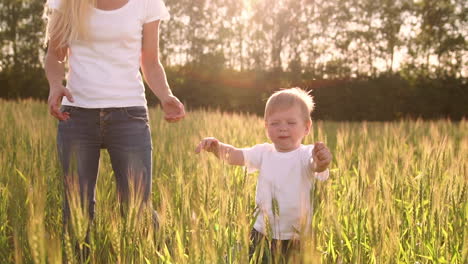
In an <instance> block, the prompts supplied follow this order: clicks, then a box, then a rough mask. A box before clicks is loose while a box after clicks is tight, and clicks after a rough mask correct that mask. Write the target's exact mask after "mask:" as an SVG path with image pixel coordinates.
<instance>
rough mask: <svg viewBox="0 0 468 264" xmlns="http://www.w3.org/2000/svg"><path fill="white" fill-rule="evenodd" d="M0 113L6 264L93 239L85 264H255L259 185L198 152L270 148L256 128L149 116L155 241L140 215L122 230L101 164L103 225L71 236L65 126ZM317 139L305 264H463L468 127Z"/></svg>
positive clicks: (49, 255) (229, 119)
mask: <svg viewBox="0 0 468 264" xmlns="http://www.w3.org/2000/svg"><path fill="white" fill-rule="evenodd" d="M0 111H1V113H2V114H1V120H0V134H1V136H0V263H64V262H68V263H79V260H78V259H79V258H76V257H75V256H77V255H80V254H81V253H80V248H81V247H82V246H85V245H84V243H85V242H84V234H85V233H86V230H87V228H88V227H89V230H90V240H89V241H90V242H89V245H86V246H87V247H89V248H90V249H89V252H90V253H89V256H88V259H86V260H85V261H82V262H86V263H249V256H248V252H249V234H250V230H251V228H252V225H253V222H254V219H253V210H254V207H255V183H256V176H257V175H256V174H252V175H250V174H249V175H247V174H246V172H245V170H244V168H242V167H234V166H229V165H226V164H223V163H222V162H220V161H219V160H217V159H216V158H215V157H213V156H212V155H208V154H207V153H203V154H201V155H196V154H195V153H194V149H195V147H196V145H197V143H198V142H199V141H200V139H201V138H202V137H205V136H214V137H217V138H218V139H220V140H221V141H223V142H226V143H229V144H232V145H234V146H238V147H248V146H252V145H254V144H257V143H262V142H265V141H266V140H267V139H266V136H265V132H264V129H263V122H262V119H261V118H259V117H257V116H254V115H247V114H228V113H222V112H220V111H215V110H213V111H208V110H205V111H203V110H197V111H191V112H189V113H188V114H187V117H186V119H185V120H183V121H182V122H179V123H174V124H169V123H166V122H164V121H163V118H162V113H161V111H160V110H159V109H158V108H151V109H150V126H151V130H152V139H153V149H154V150H153V151H154V152H153V193H152V205H153V207H154V208H155V209H156V210H157V212H158V214H159V218H160V227H159V229H158V230H157V231H155V230H154V229H153V228H152V227H151V225H150V224H148V217H145V215H144V214H138V213H130V214H128V215H127V216H126V217H121V215H120V213H119V210H118V208H119V207H118V202H117V194H116V186H115V179H114V178H113V173H112V169H111V165H110V161H109V157H108V155H107V153H106V152H105V151H104V150H103V152H102V156H101V164H100V170H99V178H98V187H97V193H96V197H97V204H96V218H95V221H94V222H93V223H92V225H90V226H89V223H88V222H87V220H86V217H82V215H80V212H77V213H76V217H75V218H76V219H75V218H74V219H75V221H74V222H73V230H74V232H73V234H71V233H63V232H62V230H63V225H62V203H63V197H64V194H63V183H62V180H61V179H62V176H61V173H60V167H59V163H58V159H57V158H58V157H57V152H56V143H55V136H56V127H57V122H56V121H55V120H54V119H53V118H52V117H51V116H49V115H48V113H47V107H46V104H45V103H43V102H38V101H33V100H22V101H16V102H14V101H0ZM313 127H314V129H313V133H311V135H309V136H308V137H307V138H306V140H305V142H304V143H306V144H311V143H313V142H315V141H323V142H325V143H326V144H327V145H328V147H329V148H330V150H331V152H332V154H333V161H332V164H331V168H330V170H331V174H330V179H329V180H328V181H325V182H319V183H317V184H316V187H315V188H314V190H312V191H313V198H314V201H313V203H314V207H315V211H314V217H313V221H312V230H313V232H312V235H311V236H309V237H308V238H307V239H305V240H304V243H302V244H301V246H302V247H303V249H304V250H303V251H302V255H301V256H300V259H301V260H300V262H301V263H379V264H380V263H460V264H464V263H468V224H467V218H468V201H467V200H468V199H467V198H468V190H467V189H468V176H467V175H468V171H467V165H468V162H467V161H468V123H467V121H466V120H462V121H460V122H451V121H449V120H439V121H422V120H412V121H411V120H405V121H399V122H361V123H351V122H328V121H317V122H315V121H314V123H313ZM78 211H79V210H78ZM81 213H83V212H81ZM76 245H78V247H77V246H76ZM254 262H255V261H253V260H252V263H254Z"/></svg>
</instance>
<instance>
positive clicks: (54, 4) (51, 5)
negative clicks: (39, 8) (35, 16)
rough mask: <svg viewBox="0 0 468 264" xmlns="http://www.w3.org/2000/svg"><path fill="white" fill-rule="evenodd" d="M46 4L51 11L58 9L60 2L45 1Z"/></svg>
mask: <svg viewBox="0 0 468 264" xmlns="http://www.w3.org/2000/svg"><path fill="white" fill-rule="evenodd" d="M46 4H47V6H48V7H49V8H51V9H59V7H60V0H47V2H46Z"/></svg>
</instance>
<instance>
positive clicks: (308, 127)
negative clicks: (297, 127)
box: [305, 120, 312, 135]
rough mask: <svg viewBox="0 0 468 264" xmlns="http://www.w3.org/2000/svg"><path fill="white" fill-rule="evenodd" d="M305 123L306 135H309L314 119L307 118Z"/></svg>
mask: <svg viewBox="0 0 468 264" xmlns="http://www.w3.org/2000/svg"><path fill="white" fill-rule="evenodd" d="M305 125H306V135H309V133H310V128H311V127H312V120H307V122H306V124H305Z"/></svg>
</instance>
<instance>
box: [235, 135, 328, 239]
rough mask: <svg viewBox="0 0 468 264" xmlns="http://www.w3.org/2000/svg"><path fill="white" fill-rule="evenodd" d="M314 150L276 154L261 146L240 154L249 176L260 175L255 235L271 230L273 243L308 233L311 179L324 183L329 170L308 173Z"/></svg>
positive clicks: (310, 147) (271, 147) (307, 147)
mask: <svg viewBox="0 0 468 264" xmlns="http://www.w3.org/2000/svg"><path fill="white" fill-rule="evenodd" d="M313 149H314V145H301V146H300V147H299V148H297V149H295V150H293V151H290V152H278V151H277V150H276V149H275V146H274V145H273V144H269V143H264V144H259V145H255V146H253V147H252V148H246V149H243V150H242V151H243V154H244V161H245V165H246V166H247V169H248V172H253V171H256V170H259V171H260V173H259V175H258V182H257V193H256V197H255V202H256V204H257V213H258V215H257V219H256V221H255V224H254V228H255V229H256V230H257V231H258V232H260V233H263V234H267V233H268V229H270V230H271V234H272V237H273V238H274V239H280V240H289V239H293V238H298V236H299V233H300V232H301V231H307V230H308V227H309V225H310V220H311V216H312V215H311V214H312V211H313V208H312V205H311V200H310V190H311V188H312V186H313V184H314V178H316V179H319V180H326V179H327V178H328V174H329V172H328V170H325V171H324V172H321V173H313V172H312V171H311V170H310V166H309V164H310V159H311V157H312V150H313Z"/></svg>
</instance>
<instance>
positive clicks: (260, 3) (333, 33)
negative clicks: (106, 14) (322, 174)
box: [0, 0, 468, 120]
mask: <svg viewBox="0 0 468 264" xmlns="http://www.w3.org/2000/svg"><path fill="white" fill-rule="evenodd" d="M165 3H166V5H167V7H168V8H169V11H170V13H171V15H172V18H171V20H169V21H165V22H163V23H162V24H161V31H160V35H161V47H160V50H161V60H162V62H163V64H164V66H165V68H166V71H167V75H168V79H169V83H170V85H171V87H172V89H173V91H174V93H175V94H176V95H177V96H178V97H179V98H180V99H181V100H182V101H184V102H185V104H186V105H187V107H188V108H190V109H196V108H217V109H220V110H222V111H233V112H250V113H256V114H262V113H263V106H264V101H265V100H266V98H267V97H268V95H269V94H271V92H272V91H274V90H277V89H279V88H281V87H291V86H300V87H303V88H305V89H312V90H313V95H314V97H315V99H316V103H317V110H316V112H315V114H314V118H316V119H327V120H396V119H401V118H408V117H422V118H425V119H437V118H451V119H453V120H460V119H462V118H463V117H466V116H467V114H468V107H467V104H468V85H467V76H468V59H467V58H468V56H467V54H468V52H467V41H466V39H467V35H468V30H467V28H468V22H467V21H468V20H467V14H468V12H467V10H468V4H467V2H466V1H463V0H414V1H413V0H327V1H325V0H244V1H239V0H195V1H193V0H165ZM43 8H44V1H43V0H41V1H38V0H0V9H1V10H2V12H0V51H1V53H0V97H1V98H6V99H17V98H28V97H32V98H37V99H42V100H46V99H47V95H48V85H47V81H46V79H45V75H44V71H43V57H44V52H45V47H44V45H43V44H42V43H43V37H44V33H43V29H44V25H45V21H44V19H43V15H42V14H43ZM148 100H149V104H151V105H153V104H156V103H157V99H156V98H155V97H154V96H153V95H151V94H149V93H148Z"/></svg>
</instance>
